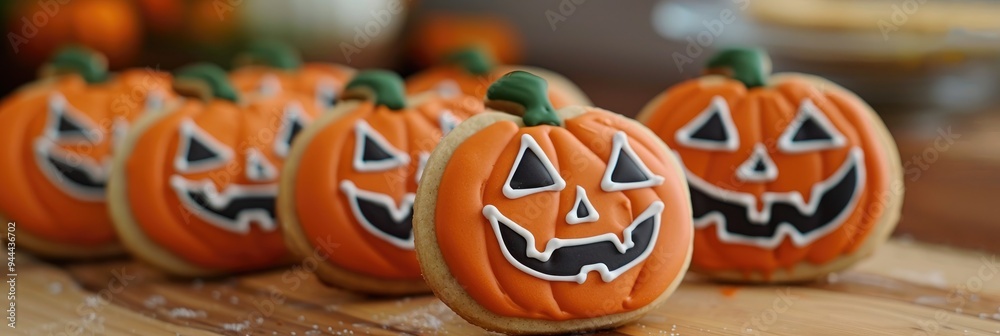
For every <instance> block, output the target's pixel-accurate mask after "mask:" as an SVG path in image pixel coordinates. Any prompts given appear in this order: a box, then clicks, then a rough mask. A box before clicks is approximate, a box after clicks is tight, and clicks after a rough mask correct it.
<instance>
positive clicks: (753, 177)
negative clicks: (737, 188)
mask: <svg viewBox="0 0 1000 336" xmlns="http://www.w3.org/2000/svg"><path fill="white" fill-rule="evenodd" d="M736 177H739V179H740V180H743V181H748V182H771V181H774V180H776V179H777V178H778V166H776V165H775V164H774V160H772V159H771V156H770V155H769V154H768V152H767V147H766V146H764V144H760V143H758V144H757V145H755V146H754V148H753V153H751V154H750V157H749V158H747V159H746V161H744V162H743V163H742V164H740V166H739V167H736Z"/></svg>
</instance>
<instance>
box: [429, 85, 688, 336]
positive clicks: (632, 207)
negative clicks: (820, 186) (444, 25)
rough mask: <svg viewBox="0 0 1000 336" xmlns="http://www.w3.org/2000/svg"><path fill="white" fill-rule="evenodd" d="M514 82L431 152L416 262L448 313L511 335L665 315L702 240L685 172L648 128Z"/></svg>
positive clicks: (496, 88)
mask: <svg viewBox="0 0 1000 336" xmlns="http://www.w3.org/2000/svg"><path fill="white" fill-rule="evenodd" d="M545 89H546V83H545V81H544V80H543V79H541V78H539V77H537V76H534V75H532V74H530V73H527V72H521V71H515V72H512V73H510V74H507V75H505V76H504V77H502V78H500V79H498V80H497V81H496V82H495V83H494V84H493V85H492V86H490V89H489V92H488V94H487V103H486V104H487V107H489V108H492V109H494V110H500V111H506V112H507V113H499V112H486V113H483V114H481V115H478V116H475V117H472V118H470V119H469V120H466V121H465V122H464V123H462V124H461V125H459V126H458V128H456V129H455V130H453V131H452V132H451V133H450V134H449V135H448V136H446V137H445V138H444V139H443V140H442V141H441V144H440V145H439V146H438V147H437V149H435V150H434V152H433V153H431V157H430V160H428V162H427V166H426V168H425V169H424V177H423V179H422V180H421V182H420V187H419V188H418V190H417V200H416V204H415V206H414V212H415V215H414V234H415V236H416V246H417V256H418V258H419V260H420V267H421V269H422V271H423V273H424V278H425V279H426V280H427V283H428V285H429V286H430V287H431V289H433V290H434V293H435V294H436V295H437V296H438V297H439V298H440V299H441V300H442V301H444V303H445V304H447V305H448V306H449V307H451V308H452V309H453V310H455V312H457V313H458V314H459V315H461V316H462V317H463V318H465V319H466V320H468V321H470V322H472V323H473V324H476V325H479V326H481V327H483V328H486V329H489V330H494V331H501V332H506V333H515V334H536V333H563V332H572V331H584V330H593V329H601V328H609V327H614V326H618V325H622V324H624V323H627V322H629V321H633V320H636V319H638V318H640V317H641V316H642V315H643V314H644V313H646V312H647V311H649V310H651V309H654V308H655V307H657V306H658V305H659V304H660V303H662V302H663V301H664V300H665V299H666V298H667V297H668V296H669V295H670V294H671V293H672V292H673V290H674V289H675V288H676V287H677V285H678V284H679V283H680V281H681V279H682V278H683V276H684V273H685V271H686V270H687V267H688V262H689V261H690V257H691V251H692V247H691V240H692V237H693V233H694V232H693V231H694V228H693V227H692V223H691V203H690V202H689V196H688V190H687V185H686V184H685V182H684V177H683V175H682V173H681V168H680V166H679V163H678V162H677V161H676V159H674V157H673V155H672V154H671V153H670V150H669V149H668V148H667V146H666V145H664V144H663V142H662V141H660V139H658V138H657V137H656V135H654V134H653V133H652V132H650V131H649V130H648V129H646V127H644V126H643V125H641V124H639V123H638V122H636V121H634V120H630V119H627V118H625V117H623V116H621V115H618V114H616V113H612V112H608V111H605V110H601V109H598V108H594V107H583V106H572V107H566V108H563V109H559V110H556V109H554V108H553V107H552V105H551V104H550V103H549V101H548V99H546V97H545Z"/></svg>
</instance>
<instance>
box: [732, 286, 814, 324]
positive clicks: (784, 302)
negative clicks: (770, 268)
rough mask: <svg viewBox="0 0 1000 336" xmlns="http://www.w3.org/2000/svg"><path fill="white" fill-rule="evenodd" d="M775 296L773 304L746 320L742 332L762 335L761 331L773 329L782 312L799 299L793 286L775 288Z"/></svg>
mask: <svg viewBox="0 0 1000 336" xmlns="http://www.w3.org/2000/svg"><path fill="white" fill-rule="evenodd" d="M774 293H775V298H774V301H772V302H771V306H770V307H768V308H765V309H764V310H761V311H760V313H759V314H757V315H756V316H752V317H750V321H746V322H744V323H743V325H742V326H741V327H740V333H743V334H748V335H760V332H762V331H763V332H766V331H768V330H769V329H771V326H773V325H774V324H775V323H777V322H778V319H779V318H780V317H781V314H784V313H785V312H786V311H788V309H790V308H792V306H793V305H795V301H796V300H798V299H799V297H798V296H795V295H792V288H791V287H785V288H784V289H783V290H782V289H775V290H774Z"/></svg>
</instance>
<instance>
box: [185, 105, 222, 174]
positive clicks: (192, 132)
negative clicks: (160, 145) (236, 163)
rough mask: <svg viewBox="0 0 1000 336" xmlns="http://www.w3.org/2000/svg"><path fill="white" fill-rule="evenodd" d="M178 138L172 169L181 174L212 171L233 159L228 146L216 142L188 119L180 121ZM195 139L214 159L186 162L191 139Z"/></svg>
mask: <svg viewBox="0 0 1000 336" xmlns="http://www.w3.org/2000/svg"><path fill="white" fill-rule="evenodd" d="M179 132H180V136H179V137H178V138H177V139H178V144H177V154H176V155H174V169H176V170H177V171H178V172H181V173H196V172H203V171H207V170H211V169H214V168H216V167H218V166H221V165H224V164H225V163H226V162H229V160H232V158H233V151H232V150H231V149H229V147H228V146H226V145H224V144H222V143H221V142H219V140H216V139H215V137H213V136H212V135H211V134H208V132H205V130H203V129H201V127H198V125H197V124H195V123H194V121H193V120H191V119H190V118H188V119H184V120H182V121H181V124H180V127H179ZM194 137H197V138H198V141H200V142H201V143H202V144H204V145H205V147H207V148H208V149H209V150H210V151H212V152H214V153H215V158H214V159H207V160H203V161H201V162H198V163H197V164H191V163H190V162H188V160H187V152H188V149H189V148H188V147H190V146H191V139H192V138H194Z"/></svg>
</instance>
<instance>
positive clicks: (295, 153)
mask: <svg viewBox="0 0 1000 336" xmlns="http://www.w3.org/2000/svg"><path fill="white" fill-rule="evenodd" d="M357 105H358V103H356V102H350V101H348V102H342V103H340V104H338V105H337V107H335V108H334V109H333V111H330V112H329V113H326V114H324V115H323V116H321V117H320V118H319V119H317V120H315V121H313V123H312V124H311V125H309V127H307V128H306V129H304V130H303V131H302V133H300V134H299V135H298V139H296V141H295V144H294V145H292V148H291V150H290V151H289V153H288V158H287V159H286V160H285V165H284V168H283V173H282V174H281V183H280V188H279V191H278V216H279V220H280V222H281V227H282V230H283V231H284V236H285V245H287V246H288V249H289V250H290V251H291V252H292V254H294V255H295V256H296V257H297V258H299V259H300V260H305V259H307V258H319V257H321V255H318V254H317V251H316V250H315V248H316V247H314V246H313V244H312V243H311V242H310V240H309V237H307V236H306V233H305V231H304V230H302V226H301V224H300V222H299V218H298V214H296V211H295V201H294V199H293V196H292V195H295V176H296V175H298V170H299V161H301V160H302V156H303V153H304V152H305V150H306V146H305V144H308V143H309V142H310V141H311V140H312V139H313V138H314V137H316V135H317V134H319V133H320V131H322V130H323V128H325V127H326V126H327V125H329V124H330V123H333V122H335V121H337V120H339V119H340V118H342V117H344V116H345V115H347V114H349V113H350V112H351V111H354V110H356V109H357ZM317 264H318V266H317V268H316V271H315V273H316V276H318V277H319V279H320V280H321V281H323V282H324V283H326V284H328V285H330V286H333V287H339V288H344V289H347V290H352V291H356V292H362V293H367V294H375V295H406V294H419V293H427V292H429V291H430V289H429V288H428V287H427V284H426V283H424V281H423V279H415V280H392V279H383V278H378V277H373V276H369V275H365V274H360V273H357V272H354V271H351V270H347V269H344V268H342V267H337V266H335V265H333V264H331V263H329V262H326V261H325V260H319V262H318V263H317Z"/></svg>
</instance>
